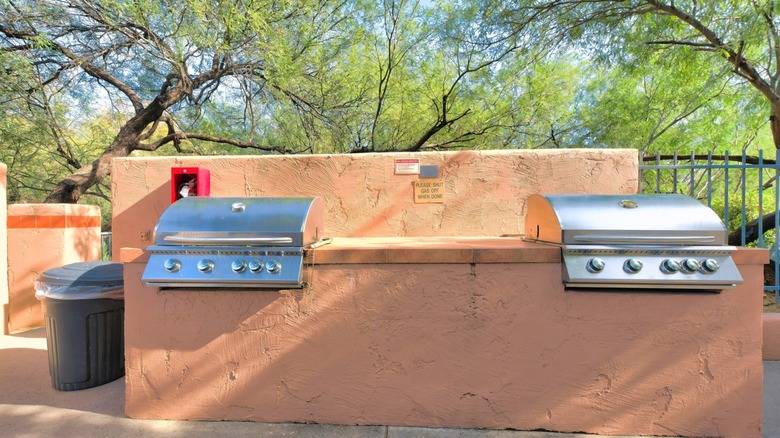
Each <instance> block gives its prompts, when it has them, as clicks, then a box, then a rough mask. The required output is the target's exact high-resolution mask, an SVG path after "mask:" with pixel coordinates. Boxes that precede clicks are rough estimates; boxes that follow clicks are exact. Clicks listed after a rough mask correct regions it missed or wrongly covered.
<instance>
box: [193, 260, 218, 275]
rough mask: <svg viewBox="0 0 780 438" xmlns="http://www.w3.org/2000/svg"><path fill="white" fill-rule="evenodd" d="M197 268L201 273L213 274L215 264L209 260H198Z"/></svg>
mask: <svg viewBox="0 0 780 438" xmlns="http://www.w3.org/2000/svg"><path fill="white" fill-rule="evenodd" d="M197 267H198V271H200V272H211V271H213V270H214V262H212V261H211V260H209V259H202V260H198V265H197Z"/></svg>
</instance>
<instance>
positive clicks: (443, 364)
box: [122, 238, 767, 438]
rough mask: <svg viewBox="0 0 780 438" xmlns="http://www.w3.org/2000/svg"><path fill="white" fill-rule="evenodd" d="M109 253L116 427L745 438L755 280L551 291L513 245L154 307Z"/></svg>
mask: <svg viewBox="0 0 780 438" xmlns="http://www.w3.org/2000/svg"><path fill="white" fill-rule="evenodd" d="M147 257H148V254H145V253H144V252H143V251H142V250H125V251H123V255H122V260H123V261H125V262H127V263H126V264H125V288H126V294H125V295H126V301H125V305H126V339H125V342H126V361H127V377H126V382H127V394H126V401H127V402H126V413H127V415H128V416H130V417H133V418H148V419H190V420H250V421H261V422H307V423H309V422H312V423H325V424H381V425H403V426H425V427H454V428H487V429H507V428H511V429H518V430H535V429H543V430H550V431H562V432H588V433H600V434H615V435H666V436H668V435H682V436H728V437H742V438H744V437H760V436H761V411H762V409H761V408H762V379H763V371H762V361H761V296H762V294H761V293H760V291H761V287H762V285H761V278H762V276H761V272H762V268H763V267H762V265H763V263H765V261H766V258H767V254H766V251H763V250H748V249H739V250H737V251H736V252H735V253H734V254H733V258H734V261H735V263H736V264H737V266H738V267H739V269H740V272H741V274H742V277H743V278H744V283H743V284H739V285H737V286H736V287H735V288H733V289H729V290H724V291H723V292H721V293H718V294H702V293H695V292H691V293H669V292H664V293H657V292H655V291H653V290H646V291H642V292H633V293H623V292H615V291H611V292H607V291H600V290H593V291H590V292H587V293H582V292H573V291H566V290H565V289H564V287H563V284H562V282H561V269H562V267H561V255H560V249H559V248H556V247H554V246H551V245H542V244H533V243H528V242H522V241H520V240H519V239H471V240H470V239H467V238H452V239H446V238H431V239H426V240H425V241H420V240H419V239H409V240H404V239H394V240H393V239H386V240H382V239H334V240H333V242H332V243H331V244H330V245H327V246H323V247H321V248H317V249H316V250H314V253H313V254H312V255H311V258H307V260H308V263H309V265H308V266H306V268H307V274H306V276H307V278H306V284H305V286H304V287H303V288H302V289H294V290H281V291H265V292H263V291H259V290H256V291H253V290H246V289H243V290H228V289H225V290H202V289H192V290H186V289H171V290H165V289H163V290H160V289H158V288H155V287H147V286H145V285H144V284H143V283H142V282H141V274H142V272H143V270H144V268H145V263H146V258H147Z"/></svg>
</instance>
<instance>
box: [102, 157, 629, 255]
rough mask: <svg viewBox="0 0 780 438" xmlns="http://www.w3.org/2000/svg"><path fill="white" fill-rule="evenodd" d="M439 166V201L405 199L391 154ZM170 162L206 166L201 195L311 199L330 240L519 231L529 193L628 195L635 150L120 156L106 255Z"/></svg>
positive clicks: (153, 217) (404, 181)
mask: <svg viewBox="0 0 780 438" xmlns="http://www.w3.org/2000/svg"><path fill="white" fill-rule="evenodd" d="M410 157H412V158H419V160H420V163H421V164H422V165H436V166H439V177H440V178H443V179H444V181H445V191H446V194H445V196H446V202H445V203H444V204H415V203H414V190H413V187H412V184H413V182H414V181H416V180H418V179H419V178H418V176H417V175H396V174H395V173H394V171H395V159H396V158H410ZM172 167H204V168H206V169H208V170H209V171H210V172H211V188H210V189H211V196H221V197H226V196H321V197H323V199H324V200H325V209H326V212H325V230H326V232H327V233H328V234H329V235H331V236H339V237H369V236H412V237H414V236H498V235H501V234H517V233H520V232H522V231H521V230H522V229H523V222H522V220H523V218H524V217H525V210H524V209H525V199H526V198H528V196H529V195H530V194H532V193H602V194H618V193H636V191H637V188H638V180H637V175H638V170H637V169H638V161H637V151H635V150H622V149H621V150H591V149H581V150H571V149H570V150H565V151H557V150H544V151H527V150H524V151H484V152H480V151H464V152H429V153H416V154H352V155H303V156H300V155H297V156H267V157H257V156H255V157H197V158H196V157H193V158H178V157H177V158H171V157H163V158H122V159H115V160H113V162H112V171H111V184H112V185H111V186H112V193H113V195H112V203H113V215H114V217H113V222H112V225H113V229H114V236H113V248H114V258H116V257H117V254H118V251H119V249H121V248H124V247H133V248H142V247H145V246H146V245H149V244H150V238H151V234H152V231H153V230H154V225H155V224H156V222H157V219H158V218H159V217H160V214H162V212H163V211H164V210H165V208H167V207H168V206H169V205H170V202H171V200H170V178H171V176H170V175H171V170H170V169H171V168H172Z"/></svg>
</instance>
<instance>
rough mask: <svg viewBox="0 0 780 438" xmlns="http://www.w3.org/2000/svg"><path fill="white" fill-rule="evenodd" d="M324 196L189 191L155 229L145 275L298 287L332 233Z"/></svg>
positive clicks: (151, 279)
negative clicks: (195, 194) (310, 255)
mask: <svg viewBox="0 0 780 438" xmlns="http://www.w3.org/2000/svg"><path fill="white" fill-rule="evenodd" d="M323 210H324V206H323V201H322V199H321V198H317V197H314V198H206V197H200V198H183V199H180V200H178V201H176V202H175V203H174V204H172V205H171V206H170V207H168V208H167V209H166V210H165V211H164V212H163V214H162V215H161V216H160V219H159V221H158V222H157V226H156V227H155V230H154V245H152V246H149V247H148V248H147V250H148V251H150V252H151V255H150V257H149V262H148V263H147V266H146V269H145V270H144V274H143V277H142V280H143V282H144V283H146V284H147V285H149V286H157V287H184V288H192V287H197V288H203V287H206V288H210V287H242V288H259V289H290V288H301V287H302V286H303V280H302V272H303V256H304V251H306V250H307V249H309V248H312V247H315V246H318V245H322V244H324V243H327V242H328V241H329V240H328V239H326V238H324V220H323Z"/></svg>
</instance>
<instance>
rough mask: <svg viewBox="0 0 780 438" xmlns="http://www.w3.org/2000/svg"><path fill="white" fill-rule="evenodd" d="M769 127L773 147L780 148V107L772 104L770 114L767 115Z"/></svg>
mask: <svg viewBox="0 0 780 438" xmlns="http://www.w3.org/2000/svg"><path fill="white" fill-rule="evenodd" d="M769 128H770V129H771V130H772V141H774V143H775V149H780V108H775V106H774V105H772V114H770V116H769Z"/></svg>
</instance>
